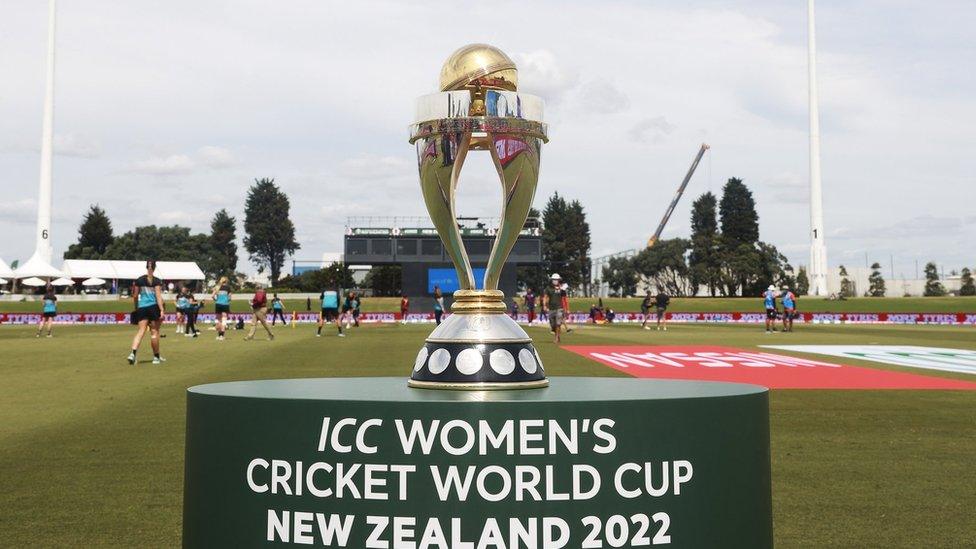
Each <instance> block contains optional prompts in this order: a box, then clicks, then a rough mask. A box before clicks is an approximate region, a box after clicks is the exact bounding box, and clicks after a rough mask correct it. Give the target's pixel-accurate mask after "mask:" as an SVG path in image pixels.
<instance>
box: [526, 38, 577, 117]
mask: <svg viewBox="0 0 976 549" xmlns="http://www.w3.org/2000/svg"><path fill="white" fill-rule="evenodd" d="M512 60H513V61H515V66H517V67H518V73H519V90H520V91H524V92H526V93H531V94H535V95H539V96H541V97H543V98H544V99H545V100H546V101H547V102H549V103H553V104H555V103H558V102H559V101H560V100H561V99H562V97H563V95H565V94H566V93H567V92H569V91H570V90H572V89H573V88H575V87H576V86H577V85H578V82H579V75H578V74H577V73H576V71H573V70H567V69H565V68H563V67H562V66H561V65H560V64H559V63H558V62H557V61H556V56H555V55H554V54H553V53H552V52H551V51H549V50H534V51H530V52H527V53H519V52H516V53H514V54H512Z"/></svg>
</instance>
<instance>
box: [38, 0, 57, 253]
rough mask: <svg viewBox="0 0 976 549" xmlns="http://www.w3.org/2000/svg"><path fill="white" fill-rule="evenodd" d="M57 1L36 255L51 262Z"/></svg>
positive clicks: (51, 21) (51, 10) (51, 19)
mask: <svg viewBox="0 0 976 549" xmlns="http://www.w3.org/2000/svg"><path fill="white" fill-rule="evenodd" d="M55 5H56V2H55V0H49V2H48V29H47V89H46V91H45V94H44V126H43V132H42V137H41V178H40V184H39V188H38V193H37V234H36V235H35V236H36V239H37V247H36V248H35V250H34V256H35V257H37V258H39V259H42V260H43V261H44V263H46V264H48V265H50V264H51V259H52V256H53V255H54V254H53V249H52V247H51V201H52V192H51V190H52V186H53V185H52V179H53V164H54V48H55V42H54V35H55V11H56V7H55Z"/></svg>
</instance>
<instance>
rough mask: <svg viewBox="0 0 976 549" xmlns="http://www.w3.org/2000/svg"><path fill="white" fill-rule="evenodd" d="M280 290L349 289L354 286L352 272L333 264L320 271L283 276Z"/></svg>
mask: <svg viewBox="0 0 976 549" xmlns="http://www.w3.org/2000/svg"><path fill="white" fill-rule="evenodd" d="M279 286H280V287H282V288H294V289H296V290H299V291H302V292H309V293H315V292H321V291H324V290H328V289H332V288H337V289H340V290H341V289H349V288H353V287H355V286H356V281H355V280H353V278H352V271H351V270H349V267H347V266H346V265H344V264H342V263H333V264H331V265H329V266H327V267H323V268H321V269H313V270H310V271H305V272H303V273H301V274H299V275H296V276H291V275H285V276H284V277H282V278H281V280H280V281H279Z"/></svg>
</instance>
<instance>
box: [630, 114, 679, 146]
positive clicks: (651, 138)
mask: <svg viewBox="0 0 976 549" xmlns="http://www.w3.org/2000/svg"><path fill="white" fill-rule="evenodd" d="M674 130H675V126H674V124H671V123H670V122H668V121H667V119H666V118H664V117H663V116H655V117H653V118H645V119H643V120H639V121H638V122H637V123H636V124H634V125H633V126H631V127H630V129H629V130H628V131H627V135H628V136H629V137H630V138H631V139H633V140H634V141H640V142H642V143H661V142H662V141H664V140H665V139H666V138H667V136H669V135H671V133H672V132H674Z"/></svg>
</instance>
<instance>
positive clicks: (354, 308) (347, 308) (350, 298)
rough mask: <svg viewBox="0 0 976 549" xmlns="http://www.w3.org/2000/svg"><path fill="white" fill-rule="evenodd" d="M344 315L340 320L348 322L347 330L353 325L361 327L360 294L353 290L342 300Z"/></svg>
mask: <svg viewBox="0 0 976 549" xmlns="http://www.w3.org/2000/svg"><path fill="white" fill-rule="evenodd" d="M342 316H343V319H340V322H345V323H346V329H347V330H348V329H349V327H350V326H352V325H355V326H356V327H357V328H358V327H359V294H357V293H356V292H353V291H350V292H349V293H347V294H346V299H345V301H343V302H342Z"/></svg>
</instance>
